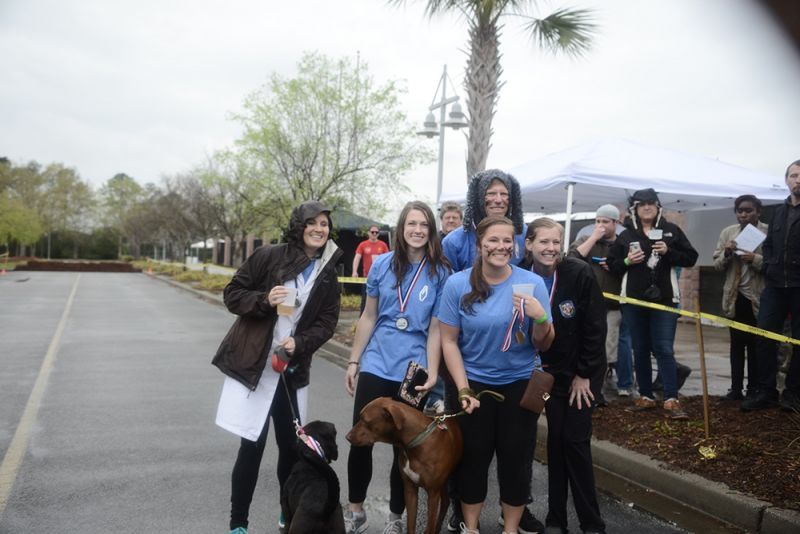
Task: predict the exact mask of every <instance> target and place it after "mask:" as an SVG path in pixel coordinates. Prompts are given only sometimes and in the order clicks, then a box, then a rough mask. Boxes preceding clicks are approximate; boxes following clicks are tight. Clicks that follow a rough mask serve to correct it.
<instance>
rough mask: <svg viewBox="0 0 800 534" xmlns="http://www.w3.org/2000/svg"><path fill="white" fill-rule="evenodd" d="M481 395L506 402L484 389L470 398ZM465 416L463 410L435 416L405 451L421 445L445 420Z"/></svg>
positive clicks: (494, 393) (499, 394) (501, 396)
mask: <svg viewBox="0 0 800 534" xmlns="http://www.w3.org/2000/svg"><path fill="white" fill-rule="evenodd" d="M482 395H489V396H490V397H492V398H493V399H495V400H496V401H498V402H503V401H504V400H506V398H505V396H504V395H503V394H501V393H498V392H496V391H492V390H490V389H484V390H483V391H481V392H480V393H478V394H476V395H472V396H474V397H475V398H476V399H477V398H479V397H481V396H482ZM466 414H467V412H466V411H465V410H461V411H460V412H457V413H450V414H442V415H437V416H435V417H434V418H433V421H431V423H430V424H429V425H428V426H426V427H425V430H423V431H422V432H420V433H419V434H417V435H416V436H414V439H412V440H411V441H409V442H408V445H405V448H406V449H413V448H414V447H416V446H417V445H419V444H420V443H422V442H424V441H425V440H426V439H428V437H429V436H430V435H431V434H433V431H434V430H436V428H437V427H439V426H440V425H443V424H444V422H445V421H446V420H448V419H450V418H452V417H458V416H461V415H466Z"/></svg>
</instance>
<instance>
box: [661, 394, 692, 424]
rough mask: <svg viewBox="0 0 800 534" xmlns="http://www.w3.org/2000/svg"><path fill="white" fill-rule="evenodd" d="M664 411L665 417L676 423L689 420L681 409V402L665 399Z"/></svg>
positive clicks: (687, 415)
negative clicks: (676, 421)
mask: <svg viewBox="0 0 800 534" xmlns="http://www.w3.org/2000/svg"><path fill="white" fill-rule="evenodd" d="M664 410H666V412H667V417H669V418H670V419H675V420H678V421H684V420H686V419H689V414H687V413H686V412H685V411H683V408H681V401H679V400H678V399H667V400H665V401H664Z"/></svg>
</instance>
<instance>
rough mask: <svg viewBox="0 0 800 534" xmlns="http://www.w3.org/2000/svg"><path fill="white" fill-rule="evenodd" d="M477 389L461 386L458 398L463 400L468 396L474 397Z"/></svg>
mask: <svg viewBox="0 0 800 534" xmlns="http://www.w3.org/2000/svg"><path fill="white" fill-rule="evenodd" d="M474 396H475V391H474V390H473V389H472V388H461V389H459V390H458V400H459V401H461V400H462V399H465V398H467V397H474Z"/></svg>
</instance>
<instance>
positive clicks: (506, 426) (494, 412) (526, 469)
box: [457, 379, 539, 506]
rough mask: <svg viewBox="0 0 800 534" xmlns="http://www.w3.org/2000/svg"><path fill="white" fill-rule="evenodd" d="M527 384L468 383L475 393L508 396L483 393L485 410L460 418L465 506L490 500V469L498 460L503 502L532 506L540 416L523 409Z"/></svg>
mask: <svg viewBox="0 0 800 534" xmlns="http://www.w3.org/2000/svg"><path fill="white" fill-rule="evenodd" d="M527 385H528V380H527V379H526V380H518V381H516V382H511V383H510V384H505V385H501V386H495V385H487V384H481V383H479V382H474V381H470V382H469V387H471V388H472V389H473V390H474V391H475V392H476V393H480V392H481V391H483V390H484V389H491V390H493V391H496V392H498V393H500V394H502V395H504V396H505V400H504V401H497V400H495V399H494V398H492V397H489V396H487V395H484V396H482V397H481V399H480V400H481V407H480V408H478V409H477V410H475V411H474V412H472V414H471V415H465V416H462V417H459V418H458V424H459V426H460V427H461V434H462V435H463V437H464V456H463V458H462V459H461V465H460V467H459V470H458V477H457V484H458V490H459V492H460V493H461V500H462V502H464V503H466V504H477V503H481V502H483V501H484V500H485V499H486V493H487V490H488V476H489V466H490V465H491V463H492V457H495V456H496V457H497V482H498V485H499V486H500V500H501V501H502V502H504V503H506V504H508V505H510V506H523V505H525V504H527V503H528V498H529V494H530V491H529V488H530V480H531V469H532V466H531V461H532V460H533V448H534V447H535V445H536V421H537V419H538V418H539V416H538V414H535V413H533V412H531V411H528V410H526V409H524V408H520V406H519V401H520V399H521V398H522V394H523V393H524V392H525V388H526V387H527Z"/></svg>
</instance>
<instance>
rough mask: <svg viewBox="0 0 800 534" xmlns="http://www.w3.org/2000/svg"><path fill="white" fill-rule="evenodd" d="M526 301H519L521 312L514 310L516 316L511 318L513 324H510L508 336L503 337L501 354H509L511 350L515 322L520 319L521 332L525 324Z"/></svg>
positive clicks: (507, 331) (507, 330)
mask: <svg viewBox="0 0 800 534" xmlns="http://www.w3.org/2000/svg"><path fill="white" fill-rule="evenodd" d="M524 306H525V299H520V300H519V310H514V315H512V316H511V322H510V323H508V328H507V329H506V335H505V336H504V337H503V346H502V347H500V351H501V352H507V351H508V349H509V348H511V332H512V331H513V330H514V322H515V321H516V320H517V317H519V327H520V330H521V329H522V326H523V325H524V324H525V307H524Z"/></svg>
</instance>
